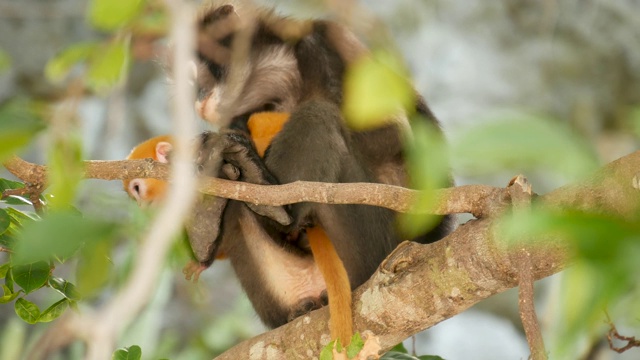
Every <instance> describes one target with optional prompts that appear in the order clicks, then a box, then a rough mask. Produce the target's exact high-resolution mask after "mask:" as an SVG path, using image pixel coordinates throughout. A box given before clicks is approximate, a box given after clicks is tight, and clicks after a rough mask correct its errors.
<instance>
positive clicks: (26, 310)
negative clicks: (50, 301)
mask: <svg viewBox="0 0 640 360" xmlns="http://www.w3.org/2000/svg"><path fill="white" fill-rule="evenodd" d="M13 308H14V309H15V311H16V314H18V316H19V317H20V318H21V319H22V320H24V321H26V322H27V323H29V324H35V323H37V322H38V318H39V317H40V309H38V306H36V304H34V303H32V302H31V301H28V300H26V299H25V298H20V299H18V300H16V303H15V305H14V307H13Z"/></svg>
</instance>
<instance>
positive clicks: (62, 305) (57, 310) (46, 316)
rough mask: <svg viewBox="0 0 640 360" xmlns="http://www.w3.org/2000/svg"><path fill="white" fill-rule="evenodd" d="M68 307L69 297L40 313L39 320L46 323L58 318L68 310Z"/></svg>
mask: <svg viewBox="0 0 640 360" xmlns="http://www.w3.org/2000/svg"><path fill="white" fill-rule="evenodd" d="M67 307H69V300H68V299H62V300H60V301H58V302H56V303H54V304H53V305H51V306H49V307H48V308H47V309H46V310H45V311H43V312H42V314H40V316H39V317H38V322H42V323H46V322H50V321H53V320H55V319H57V318H58V317H60V315H62V313H64V311H65V310H67Z"/></svg>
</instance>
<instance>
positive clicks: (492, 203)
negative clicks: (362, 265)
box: [5, 152, 640, 359]
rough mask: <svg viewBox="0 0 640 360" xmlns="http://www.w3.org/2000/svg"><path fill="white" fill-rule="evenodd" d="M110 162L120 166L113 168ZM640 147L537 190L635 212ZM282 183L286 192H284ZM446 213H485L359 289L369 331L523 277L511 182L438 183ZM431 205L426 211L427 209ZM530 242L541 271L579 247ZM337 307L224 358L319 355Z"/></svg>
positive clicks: (312, 187)
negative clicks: (512, 237) (509, 219)
mask: <svg viewBox="0 0 640 360" xmlns="http://www.w3.org/2000/svg"><path fill="white" fill-rule="evenodd" d="M5 165H6V167H7V168H8V169H9V170H10V171H11V172H12V173H14V174H15V175H16V176H18V177H19V178H21V179H22V180H24V181H28V182H40V181H44V178H45V176H46V169H45V168H44V167H41V166H38V165H33V164H29V163H26V162H22V161H21V160H19V159H17V158H13V159H11V160H9V161H8V162H7V163H6V164H5ZM107 167H110V168H111V169H112V171H113V172H110V171H104V170H105V169H106V168H107ZM86 169H87V176H88V177H95V178H107V179H121V178H126V177H158V178H163V179H166V168H165V167H164V166H162V164H157V163H153V162H149V161H144V160H142V161H120V162H87V167H86ZM638 169H640V152H636V153H633V154H630V155H628V156H625V157H623V158H621V159H619V160H616V161H614V162H612V163H610V164H608V165H607V166H605V167H604V168H603V169H601V170H600V171H598V172H597V173H596V174H594V175H593V176H592V177H590V178H589V179H587V180H586V181H583V182H580V183H576V184H571V185H567V186H565V187H562V188H560V189H557V190H555V191H553V192H551V193H549V194H547V195H544V196H540V197H538V198H536V199H535V201H536V202H537V203H538V204H542V205H544V206H548V207H550V208H553V209H560V210H561V209H579V210H585V211H601V212H609V213H613V214H616V215H621V216H627V217H632V216H634V215H637V212H636V210H637V208H638V204H640V201H639V200H640V192H639V191H638V186H637V184H638ZM201 189H202V190H205V192H207V193H210V194H213V195H217V196H223V197H229V198H232V199H236V200H241V201H251V202H255V203H260V204H271V205H279V204H285V203H291V202H298V201H314V202H326V203H333V204H338V203H365V204H371V205H381V206H385V207H388V208H391V209H394V210H397V211H409V210H410V209H411V206H408V205H407V204H411V203H414V202H415V201H416V200H417V199H418V195H419V193H418V192H416V191H413V190H408V189H403V188H398V187H394V186H387V185H380V184H319V183H304V182H298V183H293V184H287V185H279V186H259V185H252V184H246V183H235V182H231V181H225V180H220V179H206V181H203V185H202V186H201ZM275 190H277V191H275ZM433 195H434V196H435V198H437V199H438V202H437V205H435V206H434V207H432V208H431V209H430V210H431V211H432V212H433V213H436V214H445V213H455V212H471V213H473V214H476V215H477V216H479V217H481V218H480V219H479V220H473V221H470V222H468V223H467V224H465V225H462V226H461V227H460V228H459V229H458V230H456V231H455V232H454V233H452V234H450V235H449V236H448V237H446V238H445V239H443V240H442V241H439V242H437V243H434V244H430V245H420V244H416V243H410V242H406V243H403V244H402V245H401V246H399V247H398V249H396V251H395V252H394V253H392V254H391V255H390V256H389V257H388V258H387V259H386V260H385V261H384V262H383V263H382V264H381V265H380V268H379V269H378V271H377V272H376V273H375V274H374V275H373V276H372V278H371V279H370V280H369V281H368V282H367V283H365V284H364V285H362V286H361V287H360V288H359V289H358V290H357V291H356V292H355V293H354V303H353V304H354V305H353V307H354V324H355V328H356V329H357V330H359V331H363V330H372V331H373V332H374V333H375V334H377V335H379V336H380V342H381V345H382V347H383V349H388V348H389V347H391V346H393V345H394V344H396V343H398V342H400V341H402V340H403V339H405V338H406V337H408V336H410V335H412V334H415V333H417V332H419V331H421V330H424V329H426V328H429V327H431V326H433V325H435V324H437V323H438V322H440V321H442V320H445V319H447V318H449V317H451V316H453V315H455V314H457V313H460V312H462V311H464V310H465V309H467V308H469V307H470V306H472V305H474V304H475V303H477V302H478V301H480V300H482V299H485V298H487V297H489V296H491V295H494V294H496V293H499V292H502V291H505V290H507V289H509V288H512V287H514V286H517V285H518V276H519V273H520V271H521V266H520V265H521V264H515V263H514V262H515V261H514V260H513V259H514V257H513V256H512V251H510V247H509V246H508V244H507V241H506V239H504V238H503V237H502V236H501V234H498V233H497V232H496V230H495V229H494V226H493V225H494V221H495V217H491V216H488V215H491V214H498V213H500V212H501V211H503V210H504V209H505V206H506V205H509V204H510V202H511V197H512V194H510V193H509V190H508V189H499V188H492V187H488V186H475V185H474V186H462V187H457V188H450V189H443V190H439V191H436V192H434V194H433ZM423 211H426V210H424V209H423ZM533 240H534V241H531V242H527V243H526V244H524V245H523V249H522V250H523V251H526V252H527V257H528V258H529V260H530V262H529V264H530V265H531V275H532V277H533V278H534V279H540V278H543V277H546V276H549V275H551V274H554V273H556V272H558V271H560V270H562V269H563V268H565V267H566V266H567V264H568V263H569V261H570V251H569V246H568V243H567V242H566V241H565V239H562V238H558V237H553V236H548V237H545V238H538V239H533ZM327 320H328V312H327V310H326V309H321V310H318V311H314V312H312V313H311V314H310V315H308V316H304V317H302V318H299V319H297V320H295V321H293V322H292V323H290V324H287V325H285V326H282V327H280V328H278V329H275V330H272V331H270V332H268V333H265V334H262V335H260V336H257V337H255V338H253V339H250V340H248V341H245V342H243V343H241V344H239V345H237V346H236V347H234V348H232V349H230V350H229V351H227V352H226V353H225V354H223V355H222V356H221V357H220V358H221V359H227V358H228V359H237V358H248V357H249V356H250V357H251V358H252V359H259V358H268V357H269V358H271V357H273V356H275V357H276V358H279V357H281V356H286V357H287V358H298V357H300V358H306V357H309V356H310V355H313V354H318V353H319V351H320V349H321V348H322V346H324V345H325V344H326V343H327V342H328V340H329V336H328V327H327V323H328V322H327Z"/></svg>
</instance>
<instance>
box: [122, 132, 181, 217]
mask: <svg viewBox="0 0 640 360" xmlns="http://www.w3.org/2000/svg"><path fill="white" fill-rule="evenodd" d="M172 143H173V139H172V137H171V136H170V135H162V136H157V137H154V138H151V139H149V140H146V141H144V142H142V143H140V144H138V145H136V146H135V147H134V148H133V149H132V150H131V152H130V153H129V155H128V156H127V160H132V159H147V158H151V159H153V160H155V161H158V162H161V163H165V164H166V163H168V162H169V158H168V156H169V153H170V152H171V150H172V149H173V145H172ZM122 184H123V186H124V190H125V191H126V192H127V193H128V194H129V196H130V197H131V198H133V199H134V200H136V201H137V202H138V205H140V206H147V205H151V204H153V203H155V202H157V201H160V200H162V199H163V198H164V196H165V193H166V192H167V182H166V181H163V180H158V179H151V178H148V179H141V178H137V179H125V180H123V181H122Z"/></svg>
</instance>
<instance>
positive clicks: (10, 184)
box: [0, 178, 24, 192]
mask: <svg viewBox="0 0 640 360" xmlns="http://www.w3.org/2000/svg"><path fill="white" fill-rule="evenodd" d="M23 187H24V183H21V182H20V181H13V180H9V179H3V178H0V192H3V191H5V190H15V189H22V188H23Z"/></svg>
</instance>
